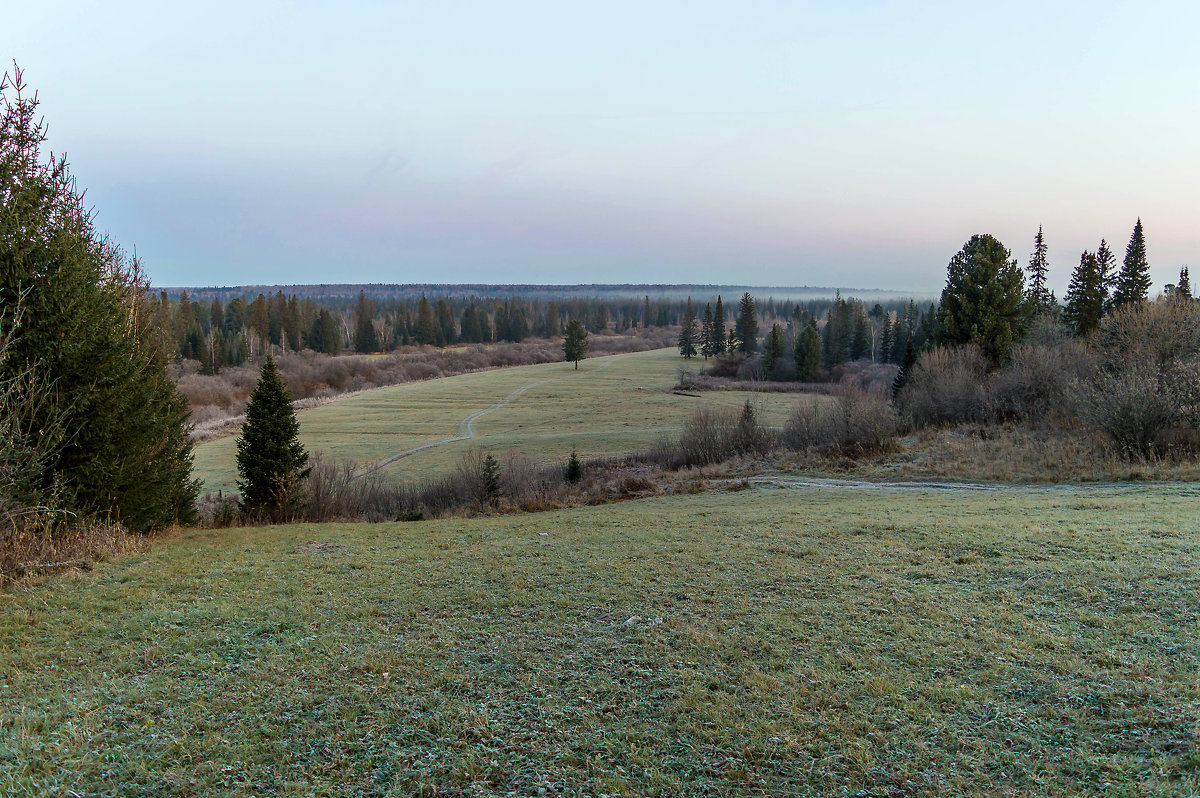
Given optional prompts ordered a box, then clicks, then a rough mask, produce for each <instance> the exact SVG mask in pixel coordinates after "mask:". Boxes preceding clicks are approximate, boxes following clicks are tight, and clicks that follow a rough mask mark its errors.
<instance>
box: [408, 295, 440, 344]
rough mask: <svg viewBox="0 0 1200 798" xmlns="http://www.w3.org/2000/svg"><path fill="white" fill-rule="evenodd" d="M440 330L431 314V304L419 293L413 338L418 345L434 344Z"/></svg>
mask: <svg viewBox="0 0 1200 798" xmlns="http://www.w3.org/2000/svg"><path fill="white" fill-rule="evenodd" d="M440 332H441V331H440V330H439V328H438V323H437V319H435V318H434V315H433V305H431V304H429V300H428V299H426V298H425V295H424V294H421V298H420V300H418V301H417V328H416V330H415V331H414V332H413V340H415V341H416V342H417V345H418V346H436V345H437V341H438V334H439V333H440Z"/></svg>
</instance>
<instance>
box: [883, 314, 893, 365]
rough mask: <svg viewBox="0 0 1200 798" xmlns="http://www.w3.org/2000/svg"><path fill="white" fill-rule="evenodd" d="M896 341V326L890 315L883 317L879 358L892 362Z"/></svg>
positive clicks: (884, 361)
mask: <svg viewBox="0 0 1200 798" xmlns="http://www.w3.org/2000/svg"><path fill="white" fill-rule="evenodd" d="M895 341H896V328H895V326H894V325H893V324H892V319H891V317H890V316H884V317H883V330H882V331H881V332H880V333H879V360H880V361H881V362H883V363H891V362H892V349H893V345H894V344H895Z"/></svg>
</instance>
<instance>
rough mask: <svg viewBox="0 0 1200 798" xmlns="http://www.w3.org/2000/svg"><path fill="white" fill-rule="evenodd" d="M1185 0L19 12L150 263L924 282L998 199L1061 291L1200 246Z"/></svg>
mask: <svg viewBox="0 0 1200 798" xmlns="http://www.w3.org/2000/svg"><path fill="white" fill-rule="evenodd" d="M1197 30H1200V4H1196V3H1192V2H1136V3H1135V2H1103V1H1100V2H1060V3H1054V2H1009V3H982V2H980V3H976V2H962V1H961V0H959V1H958V2H912V3H899V2H857V3H855V2H825V3H816V2H807V3H806V2H741V3H732V2H724V3H716V2H704V1H703V0H690V1H689V2H649V3H648V2H624V0H608V2H604V3H599V2H593V3H581V2H570V0H553V1H549V0H548V1H547V2H522V1H521V0H506V2H489V3H484V2H453V0H439V1H438V2H428V1H426V2H419V3H406V2H377V3H368V2H340V3H320V2H288V3H284V2H260V1H259V0H249V1H247V0H242V2H237V3H229V2H205V3H189V4H181V3H161V2H155V3H136V2H119V1H118V2H114V1H111V0H110V1H108V2H54V1H53V0H42V2H39V3H22V4H20V5H16V6H14V7H11V8H6V9H5V10H4V12H3V13H2V14H0V57H3V58H4V59H5V60H6V61H8V62H10V63H9V67H10V68H11V61H12V60H13V59H16V61H17V62H18V63H19V64H20V66H21V67H22V68H24V69H25V73H26V80H27V82H28V83H29V84H30V86H31V87H32V88H34V89H36V90H37V91H38V93H39V96H40V98H41V100H42V112H43V113H44V115H45V118H46V120H47V122H48V123H49V124H50V144H51V146H52V147H53V149H54V150H55V151H56V152H59V151H65V152H66V153H67V155H68V157H69V159H70V161H71V163H72V166H73V169H74V172H75V174H76V175H77V176H78V177H79V180H80V183H81V184H82V185H83V186H85V187H86V188H87V189H88V195H87V196H88V198H89V200H90V201H91V202H92V203H93V204H94V205H95V207H96V209H97V211H98V214H99V216H98V222H99V225H100V228H101V229H102V230H105V231H107V232H109V233H111V234H112V236H113V237H114V238H115V239H116V240H117V241H118V242H119V243H121V244H122V245H124V246H125V247H127V248H133V247H134V246H136V248H137V251H138V254H139V255H140V256H141V257H142V258H143V260H144V263H145V265H146V266H147V268H148V271H149V273H150V276H151V277H152V279H153V280H154V282H155V283H156V284H158V285H214V284H215V285H222V284H226V285H236V284H248V283H317V282H339V283H340V282H492V283H590V282H600V283H617V282H637V283H641V282H654V283H658V282H662V283H679V282H689V283H749V284H759V285H837V286H852V287H863V288H868V287H871V288H874V287H878V288H885V289H896V290H901V291H908V290H911V291H920V292H932V291H936V290H938V289H939V288H940V287H941V285H942V284H943V283H944V279H945V269H946V263H947V262H948V261H949V259H950V258H951V256H952V255H953V254H954V253H955V252H956V251H957V250H958V249H959V247H961V246H962V244H963V243H964V242H965V241H966V240H967V238H969V237H970V236H971V234H973V233H977V232H990V233H992V234H994V235H996V236H997V237H998V238H1000V239H1001V240H1002V241H1003V242H1004V243H1005V244H1006V245H1007V246H1008V247H1009V248H1010V249H1012V251H1013V254H1014V256H1015V257H1017V258H1019V259H1020V261H1021V262H1022V264H1024V263H1025V262H1027V261H1028V259H1029V253H1030V251H1031V250H1032V246H1033V236H1034V234H1035V233H1036V232H1037V227H1038V225H1039V224H1041V225H1043V226H1044V228H1045V231H1046V236H1047V240H1048V242H1049V245H1050V257H1051V264H1052V274H1051V278H1052V287H1054V288H1055V289H1056V290H1058V292H1059V294H1060V296H1061V294H1062V290H1063V288H1064V287H1065V285H1066V283H1067V280H1068V279H1069V275H1070V271H1071V269H1072V267H1073V266H1074V265H1075V264H1076V263H1078V260H1079V253H1080V251H1081V250H1083V249H1085V248H1086V249H1094V248H1095V247H1096V245H1097V244H1098V243H1099V241H1100V239H1101V237H1105V238H1107V239H1108V240H1109V242H1110V243H1111V244H1112V248H1113V249H1114V251H1116V252H1117V255H1118V259H1119V258H1120V257H1121V256H1122V255H1123V254H1124V251H1125V245H1126V243H1127V242H1128V240H1129V235H1130V232H1131V231H1132V228H1133V224H1134V221H1135V220H1136V219H1137V217H1139V216H1140V217H1141V218H1142V221H1143V223H1144V225H1145V228H1146V235H1147V242H1148V249H1149V256H1150V263H1151V267H1152V274H1153V278H1154V280H1155V284H1156V288H1161V286H1162V284H1163V283H1165V282H1174V281H1175V277H1176V275H1177V274H1178V272H1179V267H1180V266H1181V265H1183V264H1188V263H1190V264H1191V265H1193V266H1194V265H1196V263H1198V262H1200V258H1198V257H1197V254H1198V253H1200V225H1197V224H1196V218H1195V217H1196V213H1197V210H1198V209H1200V208H1198V206H1200V202H1198V200H1200V189H1198V186H1200V145H1198V144H1197V141H1200V80H1198V78H1200V64H1198V59H1200V55H1198V53H1200V49H1198V48H1196V46H1195V41H1194V40H1195V37H1196V31H1197Z"/></svg>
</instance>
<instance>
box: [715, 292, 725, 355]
mask: <svg viewBox="0 0 1200 798" xmlns="http://www.w3.org/2000/svg"><path fill="white" fill-rule="evenodd" d="M712 351H713V354H714V355H723V354H725V353H726V352H727V351H729V340H728V339H727V338H726V336H725V307H724V306H723V305H722V304H721V295H720V294H717V306H716V308H714V309H713V332H712Z"/></svg>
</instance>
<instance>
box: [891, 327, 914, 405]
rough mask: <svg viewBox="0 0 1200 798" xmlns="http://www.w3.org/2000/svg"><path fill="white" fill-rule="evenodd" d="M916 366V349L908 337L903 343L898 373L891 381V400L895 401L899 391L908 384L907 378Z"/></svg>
mask: <svg viewBox="0 0 1200 798" xmlns="http://www.w3.org/2000/svg"><path fill="white" fill-rule="evenodd" d="M916 365H917V348H916V347H915V346H913V339H912V338H911V337H909V338H908V339H907V340H906V341H905V342H904V360H903V361H901V363H900V371H898V372H896V379H894V380H893V381H892V398H893V399H895V398H896V397H897V396H899V395H900V391H902V390H903V389H904V386H905V384H907V383H908V377H909V375H910V374H912V370H913V367H914V366H916Z"/></svg>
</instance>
